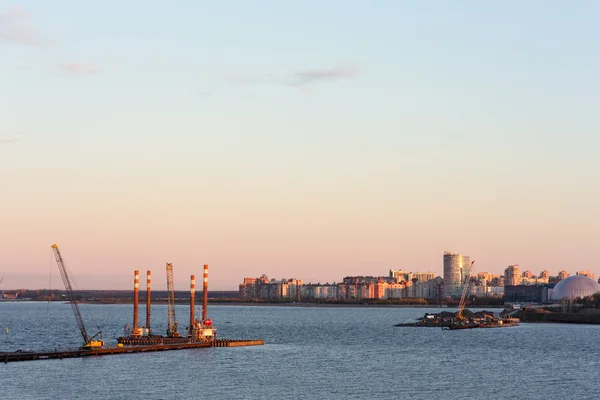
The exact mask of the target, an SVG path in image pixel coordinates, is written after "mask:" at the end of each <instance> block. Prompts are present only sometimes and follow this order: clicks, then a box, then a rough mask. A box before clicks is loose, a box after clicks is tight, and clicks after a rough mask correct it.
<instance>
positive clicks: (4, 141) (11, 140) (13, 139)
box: [0, 137, 17, 144]
mask: <svg viewBox="0 0 600 400" xmlns="http://www.w3.org/2000/svg"><path fill="white" fill-rule="evenodd" d="M16 141H17V138H16V137H0V144H8V143H15V142H16Z"/></svg>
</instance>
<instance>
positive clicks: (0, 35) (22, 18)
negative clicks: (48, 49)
mask: <svg viewBox="0 0 600 400" xmlns="http://www.w3.org/2000/svg"><path fill="white" fill-rule="evenodd" d="M0 42H12V43H18V44H24V45H28V46H41V45H42V44H43V41H42V40H41V38H40V36H39V34H38V32H37V30H36V29H35V28H34V27H33V25H32V24H31V16H30V15H29V14H27V13H26V12H25V11H23V10H22V9H20V8H16V7H15V8H10V9H8V10H6V11H2V12H0Z"/></svg>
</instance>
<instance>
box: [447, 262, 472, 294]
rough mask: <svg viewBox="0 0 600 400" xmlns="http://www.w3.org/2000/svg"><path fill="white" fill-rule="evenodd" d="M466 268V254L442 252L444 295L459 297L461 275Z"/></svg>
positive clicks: (467, 265)
mask: <svg viewBox="0 0 600 400" xmlns="http://www.w3.org/2000/svg"><path fill="white" fill-rule="evenodd" d="M468 268H469V257H468V256H463V255H461V254H453V253H450V252H447V251H445V252H444V296H446V297H448V296H450V297H460V294H461V292H462V283H463V275H464V274H466V273H467V269H468Z"/></svg>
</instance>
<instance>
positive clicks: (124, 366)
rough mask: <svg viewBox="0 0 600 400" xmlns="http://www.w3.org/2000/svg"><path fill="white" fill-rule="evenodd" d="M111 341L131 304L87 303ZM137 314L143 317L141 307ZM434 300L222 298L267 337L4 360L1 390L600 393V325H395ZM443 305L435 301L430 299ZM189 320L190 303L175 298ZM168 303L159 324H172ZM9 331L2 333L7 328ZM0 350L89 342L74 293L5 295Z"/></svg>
mask: <svg viewBox="0 0 600 400" xmlns="http://www.w3.org/2000/svg"><path fill="white" fill-rule="evenodd" d="M81 311H82V314H83V315H84V318H85V320H86V325H87V328H88V331H89V333H91V334H93V333H95V332H96V331H97V330H98V329H97V327H101V328H102V330H103V331H104V339H105V341H106V342H108V343H110V344H114V343H116V341H115V340H114V338H116V337H117V336H119V335H120V334H121V333H122V332H123V326H124V325H125V324H126V323H128V322H129V323H131V321H130V318H131V314H132V306H130V305H81ZM140 311H141V312H140V315H141V317H142V319H143V318H145V312H144V310H143V308H142V307H141V308H140ZM426 311H428V310H426V309H399V308H381V309H378V308H295V307H241V306H213V307H212V308H211V310H210V316H211V317H212V319H213V321H214V322H215V325H216V326H217V327H218V328H219V336H220V337H222V338H225V337H227V338H258V339H264V340H265V342H266V345H265V346H258V347H242V348H213V349H192V350H182V351H172V352H157V353H144V354H127V355H114V356H105V357H96V358H87V357H86V358H81V359H64V360H46V361H31V362H21V363H9V364H0V394H1V396H2V398H4V399H55V400H58V399H80V398H81V399H83V398H90V399H128V400H130V399H142V398H143V399H169V400H171V399H184V398H187V399H189V398H213V399H269V398H279V399H288V398H290V399H314V398H318V399H483V398H486V399H506V398H519V399H597V398H598V397H599V393H600V379H599V371H600V357H599V353H598V345H597V344H598V341H599V339H600V326H583V325H582V326H575V325H554V324H539V325H536V324H522V325H521V326H520V327H515V328H506V329H480V330H477V329H475V330H465V331H442V330H441V329H435V328H396V327H394V326H393V324H395V323H397V322H405V321H409V320H411V319H414V318H417V317H419V316H421V315H423V313H425V312H426ZM429 311H436V310H429ZM177 315H178V320H179V321H180V325H181V326H184V325H185V322H184V321H185V320H186V319H187V318H188V315H189V311H188V308H187V307H185V306H178V308H177ZM165 322H166V306H162V305H156V306H155V307H154V309H153V328H154V329H155V330H157V331H161V332H162V331H165V330H166V324H165ZM5 327H8V328H9V334H8V335H6V334H4V328H5ZM0 328H1V329H2V331H1V332H0V333H1V336H0V351H14V350H16V349H43V348H44V349H54V348H65V347H69V346H71V347H76V346H78V345H79V344H80V342H81V338H80V337H79V336H78V331H77V329H76V325H75V320H74V318H73V315H72V312H71V308H70V306H69V305H68V304H59V303H52V304H46V303H31V302H23V303H6V302H4V303H0Z"/></svg>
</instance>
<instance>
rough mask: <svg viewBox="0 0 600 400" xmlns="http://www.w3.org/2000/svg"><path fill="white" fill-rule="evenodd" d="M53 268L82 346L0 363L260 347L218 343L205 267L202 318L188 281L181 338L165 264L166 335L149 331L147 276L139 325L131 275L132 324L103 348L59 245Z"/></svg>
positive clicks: (7, 355)
mask: <svg viewBox="0 0 600 400" xmlns="http://www.w3.org/2000/svg"><path fill="white" fill-rule="evenodd" d="M52 251H53V253H54V257H55V259H56V264H57V265H58V269H59V271H60V275H61V278H62V281H63V283H64V286H65V290H66V295H67V299H68V302H69V303H70V304H71V308H72V311H73V314H74V316H75V321H76V324H77V328H78V329H79V332H80V333H81V337H82V339H83V342H82V345H81V346H80V347H79V348H78V349H77V350H68V351H15V352H4V353H0V362H1V361H4V362H5V363H6V362H10V361H27V360H42V359H62V358H70V357H86V356H102V355H110V354H122V353H139V352H148V351H167V350H181V349H190V348H200V347H239V346H257V345H263V344H264V341H263V340H239V339H238V340H232V339H217V328H216V327H215V326H214V325H213V322H212V320H211V319H210V318H208V315H207V311H208V310H207V308H208V307H207V305H208V265H206V264H205V265H204V276H203V288H202V292H203V293H202V315H201V318H200V319H199V318H197V317H196V315H195V293H196V282H195V276H194V275H192V276H191V277H190V315H189V324H188V326H187V327H186V332H185V333H184V334H182V333H180V332H179V329H178V323H177V319H176V316H175V289H174V284H173V282H174V280H173V264H171V263H167V264H166V275H167V292H168V328H167V331H166V332H165V335H161V334H158V333H155V332H153V330H152V328H151V290H152V273H151V271H147V275H146V292H147V296H146V321H145V322H146V323H145V325H144V326H140V325H139V320H138V319H139V318H138V316H139V271H138V270H136V271H134V282H133V324H132V327H131V330H130V332H128V334H127V335H126V336H121V337H118V338H117V345H116V346H106V345H105V343H104V340H103V339H102V331H99V332H98V333H96V334H94V335H92V336H90V335H89V334H88V331H87V329H86V327H85V324H84V321H83V317H82V315H81V311H80V309H79V305H78V300H77V296H76V290H74V289H73V287H74V283H73V282H74V280H73V277H72V275H71V271H70V270H69V269H68V268H67V266H66V265H65V262H64V259H63V257H62V254H61V252H60V250H59V248H58V245H56V244H54V245H52Z"/></svg>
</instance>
